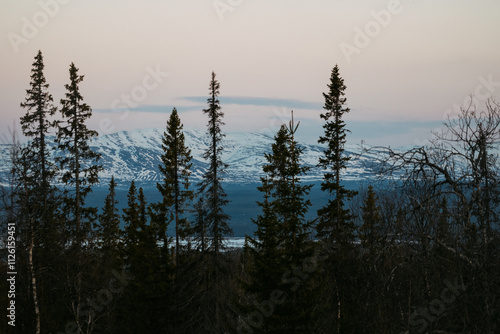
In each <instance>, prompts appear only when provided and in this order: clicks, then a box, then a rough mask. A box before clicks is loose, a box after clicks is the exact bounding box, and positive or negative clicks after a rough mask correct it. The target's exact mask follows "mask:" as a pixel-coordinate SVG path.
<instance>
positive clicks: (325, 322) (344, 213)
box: [316, 65, 357, 333]
mask: <svg viewBox="0 0 500 334" xmlns="http://www.w3.org/2000/svg"><path fill="white" fill-rule="evenodd" d="M345 89H346V86H345V84H344V79H342V78H341V77H340V74H339V68H338V65H335V67H334V68H333V69H332V73H331V77H330V83H329V84H328V91H327V92H326V93H323V97H324V98H325V105H324V106H323V109H324V110H325V112H324V113H322V114H321V118H322V119H323V120H324V121H325V123H324V125H323V128H324V131H325V132H324V134H323V135H322V136H320V138H319V140H318V142H319V143H320V144H325V145H326V147H325V150H324V152H323V156H321V157H320V158H319V164H318V167H320V168H322V169H323V170H325V173H324V175H323V182H322V183H321V190H322V191H324V192H325V193H326V195H327V197H328V202H327V204H326V205H325V206H323V207H322V208H320V209H319V210H318V222H317V225H316V230H317V236H318V238H319V239H321V240H323V241H325V242H326V244H328V245H330V247H332V246H334V247H335V248H336V249H337V250H336V251H332V250H333V248H331V249H330V252H329V256H328V259H326V260H325V261H324V262H323V266H324V268H325V271H326V274H325V275H323V277H322V283H321V285H322V288H323V293H322V299H321V300H320V301H318V304H319V305H321V308H322V312H323V315H322V316H321V317H320V320H321V321H322V324H321V325H320V326H323V328H326V329H328V330H330V331H331V330H332V329H335V331H336V332H337V333H342V332H349V331H351V330H352V328H355V326H356V319H355V318H354V317H352V315H353V314H355V312H356V310H355V306H354V303H353V302H352V300H351V299H352V298H354V297H355V290H356V287H355V286H354V285H353V284H352V282H353V275H356V274H355V272H356V270H357V268H356V261H355V257H354V256H353V254H352V253H351V252H350V250H352V249H353V248H354V238H355V235H354V231H355V226H354V221H353V218H354V217H353V215H352V213H351V212H350V210H349V209H348V208H346V201H349V200H351V199H352V198H353V197H354V196H355V195H356V194H357V192H356V191H352V190H348V189H346V188H345V187H344V185H342V184H341V179H342V173H343V172H344V171H345V169H346V168H347V162H348V161H349V160H350V158H349V157H348V156H346V155H345V152H344V146H345V143H346V134H347V132H349V130H347V129H346V128H345V122H344V120H343V116H344V114H346V113H348V112H349V108H347V107H346V105H345V104H346V98H345V97H344V95H345V92H344V91H345ZM351 307H352V308H353V309H350V308H351Z"/></svg>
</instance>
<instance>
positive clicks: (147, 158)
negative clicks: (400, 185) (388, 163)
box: [0, 128, 378, 183]
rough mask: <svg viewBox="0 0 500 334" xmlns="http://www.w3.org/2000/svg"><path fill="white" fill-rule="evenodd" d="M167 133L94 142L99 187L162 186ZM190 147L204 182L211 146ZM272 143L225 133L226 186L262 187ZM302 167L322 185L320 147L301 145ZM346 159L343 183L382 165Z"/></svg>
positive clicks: (193, 137) (356, 155) (200, 138)
mask: <svg viewBox="0 0 500 334" xmlns="http://www.w3.org/2000/svg"><path fill="white" fill-rule="evenodd" d="M163 132H164V129H139V130H132V131H121V132H117V133H112V134H108V135H103V136H99V137H98V138H96V139H94V140H93V141H92V142H91V144H90V146H91V148H92V149H93V150H95V151H96V152H99V153H101V155H102V159H101V164H102V165H103V167H104V171H103V172H101V173H100V181H101V182H106V181H107V180H109V179H110V178H111V176H112V175H114V176H115V178H116V179H117V180H121V181H131V180H137V181H146V182H147V181H151V182H156V181H158V180H160V177H161V175H160V173H159V169H158V165H159V164H160V163H161V159H160V156H161V154H162V152H163V151H162V147H161V145H162V143H161V138H162V135H163ZM184 133H185V136H186V145H187V146H188V147H189V148H190V149H191V151H192V152H191V153H192V155H193V161H192V162H193V167H192V173H193V174H192V179H193V181H194V182H197V181H198V180H200V178H201V176H202V175H203V172H204V170H205V168H206V166H207V164H206V162H205V161H204V159H203V157H202V155H203V153H204V152H205V150H206V148H207V145H208V137H207V135H206V133H205V131H202V130H199V129H192V128H186V129H185V130H184ZM273 142H274V139H273V138H272V137H269V136H267V135H263V134H259V133H243V132H238V133H227V134H226V138H225V140H224V153H223V160H224V162H225V163H227V164H229V168H228V169H227V174H226V175H225V176H224V180H225V181H227V182H233V183H250V182H258V181H259V177H260V176H263V175H264V174H263V172H262V165H263V164H265V162H266V161H265V154H266V153H270V151H271V145H272V143H273ZM302 146H303V147H304V153H303V156H302V160H303V163H304V164H305V165H307V166H310V167H311V170H310V172H309V173H308V175H306V176H305V177H303V180H304V181H318V180H321V178H322V175H323V171H322V170H320V169H319V168H317V167H315V166H316V164H317V163H318V159H319V156H320V155H321V153H322V150H323V148H322V146H320V145H302ZM9 147H10V146H9V145H0V161H1V166H0V177H1V180H2V182H3V183H5V182H6V176H7V173H8V171H9V168H10V163H9V161H10V159H9ZM346 153H347V154H348V155H350V156H351V157H352V159H351V161H350V162H349V164H348V168H347V171H346V174H345V175H344V176H343V179H345V180H361V179H366V178H370V177H373V176H374V169H375V168H376V166H377V165H378V163H377V159H376V157H375V156H374V155H366V154H363V155H361V148H360V147H359V146H349V145H347V147H346Z"/></svg>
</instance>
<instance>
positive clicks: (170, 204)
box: [157, 108, 193, 257]
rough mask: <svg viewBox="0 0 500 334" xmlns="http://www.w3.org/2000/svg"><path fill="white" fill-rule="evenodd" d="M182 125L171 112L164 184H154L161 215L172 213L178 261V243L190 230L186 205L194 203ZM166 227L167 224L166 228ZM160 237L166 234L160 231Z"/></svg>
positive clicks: (165, 143) (164, 142)
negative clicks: (169, 211)
mask: <svg viewBox="0 0 500 334" xmlns="http://www.w3.org/2000/svg"><path fill="white" fill-rule="evenodd" d="M182 128H183V125H182V123H181V120H180V118H179V115H178V113H177V109H175V108H174V109H173V110H172V113H171V114H170V118H169V120H168V121H167V126H166V131H165V132H164V133H163V138H162V149H163V152H164V153H163V154H162V156H161V160H162V165H159V166H158V167H159V169H160V172H161V173H162V175H163V182H162V183H157V188H158V191H159V192H160V194H161V195H162V197H163V200H162V202H161V203H159V204H158V206H159V208H160V211H161V212H167V210H168V209H170V210H171V214H170V216H171V220H173V221H174V223H175V254H176V257H179V253H180V239H183V238H184V237H185V236H186V235H187V233H188V230H189V222H188V219H187V217H186V216H185V215H184V211H185V209H186V205H187V203H188V201H190V200H192V199H193V191H192V190H190V189H189V186H190V183H189V177H190V175H191V171H190V168H191V166H192V163H191V159H192V156H191V150H190V149H188V148H187V146H186V144H185V138H184V133H183V131H182ZM165 225H166V224H165ZM162 234H166V228H165V231H164V232H163V231H162Z"/></svg>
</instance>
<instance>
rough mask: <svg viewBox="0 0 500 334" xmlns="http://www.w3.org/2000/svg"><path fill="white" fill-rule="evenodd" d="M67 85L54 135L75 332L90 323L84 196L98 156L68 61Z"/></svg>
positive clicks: (89, 215) (89, 216) (88, 218)
mask: <svg viewBox="0 0 500 334" xmlns="http://www.w3.org/2000/svg"><path fill="white" fill-rule="evenodd" d="M69 77H70V82H69V84H66V85H65V88H66V94H65V98H64V99H61V114H62V118H63V120H62V122H59V124H58V131H57V138H56V141H57V143H58V148H59V151H60V152H59V156H58V158H57V161H58V162H59V164H60V168H61V170H62V172H63V173H62V182H63V183H64V184H65V185H66V187H67V188H66V189H65V198H64V206H63V212H64V215H65V218H66V221H67V233H68V239H69V243H70V247H69V249H68V250H67V255H66V260H67V265H66V268H67V283H68V287H67V288H68V289H69V291H71V295H70V296H71V297H70V309H71V310H72V313H73V316H74V321H75V322H76V325H77V329H78V331H85V330H87V329H88V328H90V327H91V326H92V321H93V317H89V314H90V313H89V312H90V310H88V311H87V310H83V308H82V305H84V304H83V303H84V302H85V300H86V299H87V298H90V293H91V288H90V286H91V285H92V282H93V278H92V277H90V273H91V270H90V266H93V265H92V264H91V261H92V257H90V256H88V254H86V253H87V252H89V251H90V248H91V246H92V244H91V238H90V236H91V233H92V223H93V222H95V220H96V219H97V208H91V207H86V206H85V198H86V196H87V195H88V194H89V193H90V192H91V191H92V186H93V185H95V184H96V183H98V172H99V170H101V169H102V166H100V165H98V161H99V158H100V155H99V154H98V153H96V152H94V151H92V150H91V148H90V146H89V143H90V141H91V140H92V138H93V137H96V136H97V132H96V131H93V130H90V129H88V128H87V125H86V124H85V121H86V120H87V119H89V118H90V117H91V116H92V110H91V109H90V106H89V105H88V104H86V103H85V102H84V101H83V96H82V95H81V93H80V87H79V85H80V83H81V82H82V81H83V75H79V74H78V69H77V68H76V66H75V65H74V64H73V63H71V65H70V68H69Z"/></svg>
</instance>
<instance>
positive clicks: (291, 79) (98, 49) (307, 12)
mask: <svg viewBox="0 0 500 334" xmlns="http://www.w3.org/2000/svg"><path fill="white" fill-rule="evenodd" d="M499 15H500V1H498V0H481V1H477V0H475V1H472V0H471V1H464V0H441V1H432V0H384V1H379V0H355V1H354V0H353V1H346V0H315V1H298V0H286V1H285V0H191V1H180V0H178V1H174V0H144V1H140V2H139V1H132V0H100V1H96V0H85V1H84V0H40V1H24V0H0V50H1V51H0V138H1V140H2V141H4V142H5V141H8V139H7V138H8V132H9V128H13V127H17V128H18V129H19V125H16V123H18V120H19V117H21V116H22V115H23V114H24V113H25V112H26V111H25V110H24V109H22V108H20V107H19V104H20V103H21V102H22V101H24V98H25V96H26V89H28V88H29V82H30V79H29V76H30V71H31V68H32V63H33V60H34V57H35V55H36V53H37V52H38V50H41V51H42V53H43V55H44V62H45V77H46V79H47V82H48V83H49V84H50V89H49V90H50V92H51V93H52V95H53V97H54V100H55V101H56V102H57V103H56V105H57V104H58V101H59V100H60V99H61V98H62V97H63V96H64V92H65V89H64V85H65V84H67V83H68V80H69V65H70V63H71V62H74V63H75V65H76V67H77V68H79V73H80V74H82V75H85V79H84V81H83V82H82V84H81V85H80V89H81V93H82V95H83V97H84V100H85V102H86V103H87V104H89V105H90V106H91V108H92V109H93V116H92V118H91V119H90V120H88V123H87V124H88V126H89V127H90V128H92V129H95V130H97V131H98V132H99V133H100V134H107V133H112V132H116V131H121V130H132V129H138V128H150V127H164V126H165V122H166V120H167V119H168V116H169V114H170V112H171V110H172V108H173V107H176V108H177V109H178V111H179V112H180V117H181V119H182V122H183V123H184V125H185V126H186V127H198V128H204V127H205V125H206V123H207V119H206V116H205V115H203V113H202V109H203V108H205V107H206V99H207V97H208V87H209V82H210V78H211V73H212V71H214V72H215V73H216V75H217V79H218V80H219V82H220V100H221V103H222V111H223V112H224V113H225V117H224V121H225V123H226V125H225V126H224V128H223V130H224V131H227V132H233V131H251V132H261V133H267V134H269V135H274V134H275V133H276V132H277V130H278V129H279V126H280V125H281V124H282V123H285V122H288V120H289V119H290V114H291V110H294V119H295V120H296V121H300V122H301V125H300V127H299V130H298V137H299V139H300V140H303V141H304V142H308V143H314V142H316V141H317V138H318V136H319V135H320V134H321V133H322V124H323V123H322V120H321V119H320V117H319V115H320V114H321V112H322V106H323V103H324V98H323V96H322V93H323V92H325V91H327V84H328V82H329V79H330V74H331V70H332V68H333V67H334V66H335V65H336V64H337V65H338V66H339V69H340V75H341V76H342V77H343V79H344V82H345V85H346V86H347V88H346V91H345V94H346V95H345V97H346V98H347V106H348V107H349V108H350V112H349V113H348V114H347V115H345V118H344V120H345V121H346V124H347V126H346V127H347V129H349V130H350V131H351V133H350V134H349V135H348V137H347V141H348V143H349V144H359V143H361V141H364V142H365V143H367V144H370V145H391V146H399V145H422V144H425V143H426V139H427V138H429V137H430V134H431V130H433V129H437V128H438V127H439V126H440V125H441V124H442V123H443V121H444V120H445V119H446V118H447V117H448V116H450V117H453V115H456V113H457V110H458V108H459V106H460V105H466V104H468V103H469V102H470V99H471V94H473V95H474V96H475V97H474V99H473V102H474V103H475V104H477V105H478V107H479V108H481V107H483V106H484V102H485V101H486V99H488V98H491V97H497V98H498V97H499V96H500V44H499V41H500V38H499V37H500V20H499V19H498V17H499ZM498 100H500V99H498Z"/></svg>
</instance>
